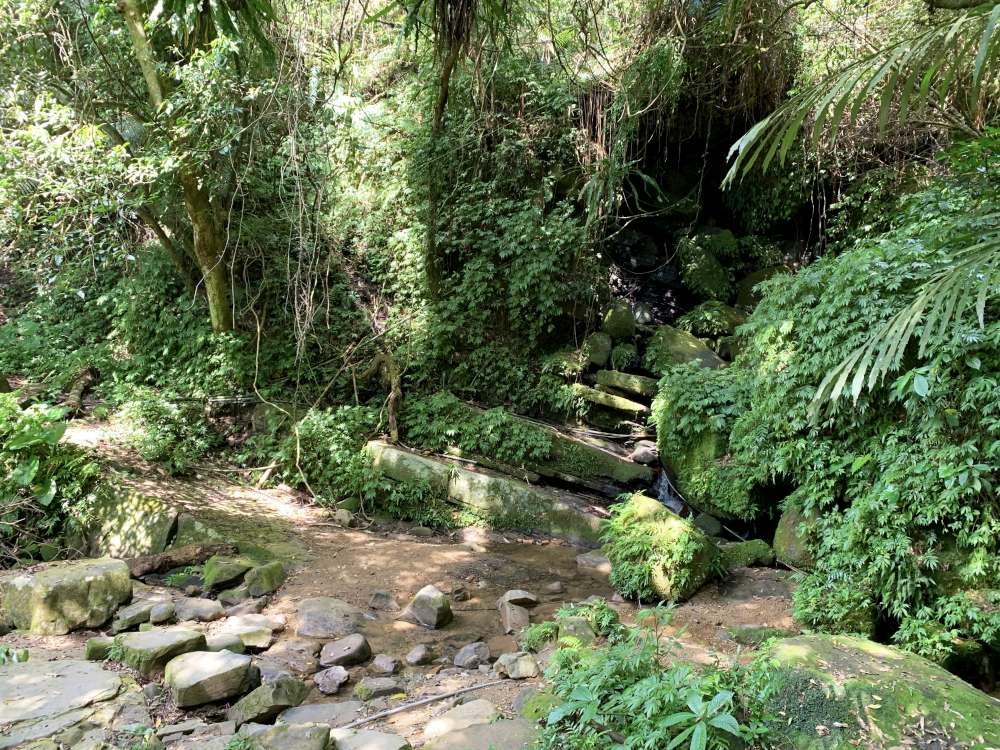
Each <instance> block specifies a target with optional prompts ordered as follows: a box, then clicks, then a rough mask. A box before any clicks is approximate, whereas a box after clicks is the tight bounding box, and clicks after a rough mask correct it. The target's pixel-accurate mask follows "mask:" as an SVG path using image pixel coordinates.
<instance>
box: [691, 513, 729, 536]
mask: <svg viewBox="0 0 1000 750" xmlns="http://www.w3.org/2000/svg"><path fill="white" fill-rule="evenodd" d="M692 523H694V525H695V526H697V527H698V528H699V529H701V530H702V532H703V533H705V534H707V535H708V536H718V535H719V534H721V533H722V524H721V523H720V522H719V519H718V518H716V517H715V516H712V515H709V514H708V513H699V514H698V515H696V516H695V517H694V520H693V521H692Z"/></svg>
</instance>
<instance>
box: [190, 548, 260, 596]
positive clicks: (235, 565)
mask: <svg viewBox="0 0 1000 750" xmlns="http://www.w3.org/2000/svg"><path fill="white" fill-rule="evenodd" d="M252 567H253V565H252V564H251V563H250V562H248V561H246V560H241V559H238V558H232V557H220V556H218V555H216V556H214V557H210V558H209V559H208V560H206V561H205V567H204V571H203V572H202V579H203V580H204V582H205V588H208V589H224V588H226V587H229V586H232V584H234V583H236V582H238V581H239V580H240V579H241V578H243V575H244V574H245V573H246V572H247V571H248V570H250V568H252Z"/></svg>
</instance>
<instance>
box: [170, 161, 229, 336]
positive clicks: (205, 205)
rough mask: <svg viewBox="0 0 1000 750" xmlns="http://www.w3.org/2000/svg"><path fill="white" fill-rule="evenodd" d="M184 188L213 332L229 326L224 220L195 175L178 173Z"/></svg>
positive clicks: (195, 253) (226, 328)
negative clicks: (221, 219)
mask: <svg viewBox="0 0 1000 750" xmlns="http://www.w3.org/2000/svg"><path fill="white" fill-rule="evenodd" d="M180 181H181V186H182V188H183V189H184V206H185V208H186V209H187V213H188V218H190V219H191V227H192V229H193V233H194V255H195V258H196V259H197V261H198V269H199V270H200V271H201V275H202V281H203V282H204V284H205V296H206V297H207V298H208V315H209V318H210V319H211V321H212V330H213V331H215V332H216V333H223V332H225V331H231V330H233V290H232V284H231V283H230V280H229V269H228V268H227V266H226V259H225V245H226V243H225V236H224V230H223V226H224V223H223V222H222V221H220V220H219V217H218V216H217V215H216V214H217V212H216V210H215V208H214V207H213V206H212V200H211V198H210V196H209V194H208V191H207V190H206V189H205V188H204V187H203V186H202V185H201V184H200V182H199V180H198V179H197V177H195V176H194V175H192V174H191V173H189V172H184V173H182V174H181V177H180Z"/></svg>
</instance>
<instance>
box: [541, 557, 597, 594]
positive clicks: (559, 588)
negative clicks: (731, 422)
mask: <svg viewBox="0 0 1000 750" xmlns="http://www.w3.org/2000/svg"><path fill="white" fill-rule="evenodd" d="M579 559H580V558H579V556H578V557H577V564H579ZM604 559H605V560H607V558H604ZM581 567H582V566H581ZM609 567H610V564H609ZM565 590H566V587H565V586H564V585H563V582H562V581H552V583H546V584H545V587H544V588H543V589H542V591H544V592H545V593H546V594H561V593H563V592H564V591H565Z"/></svg>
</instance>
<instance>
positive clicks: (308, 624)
mask: <svg viewBox="0 0 1000 750" xmlns="http://www.w3.org/2000/svg"><path fill="white" fill-rule="evenodd" d="M363 623H364V613H363V612H362V611H361V610H360V609H358V608H357V607H354V606H351V605H350V604H348V603H347V602H345V601H342V600H340V599H334V598H333V597H329V596H322V597H317V598H315V599H303V600H302V601H301V602H300V603H299V626H298V628H297V630H296V632H297V633H298V635H300V636H303V637H305V638H340V637H341V636H345V635H351V634H353V633H357V632H358V631H359V630H360V629H361V626H362V624H363Z"/></svg>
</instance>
